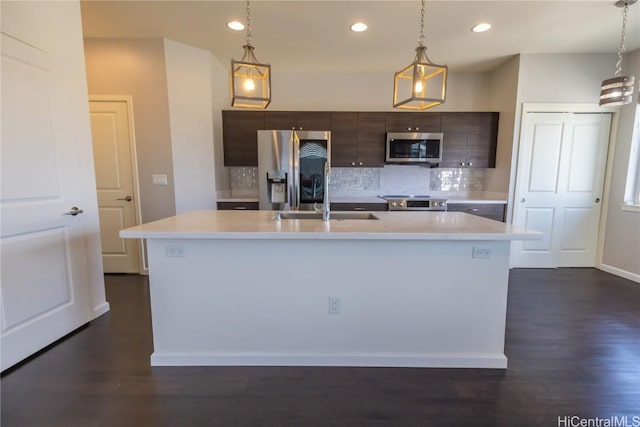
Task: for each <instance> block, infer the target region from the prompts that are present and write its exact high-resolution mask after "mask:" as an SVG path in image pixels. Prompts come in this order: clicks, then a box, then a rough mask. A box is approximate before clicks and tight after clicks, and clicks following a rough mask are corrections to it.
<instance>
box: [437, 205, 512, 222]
mask: <svg viewBox="0 0 640 427" xmlns="http://www.w3.org/2000/svg"><path fill="white" fill-rule="evenodd" d="M505 206H506V205H503V204H498V203H488V204H483V203H455V204H449V205H448V206H447V210H448V211H449V212H466V213H468V214H471V215H477V216H481V217H484V218H489V219H494V220H496V221H502V222H504V209H505Z"/></svg>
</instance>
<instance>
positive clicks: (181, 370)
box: [0, 269, 640, 427]
mask: <svg viewBox="0 0 640 427" xmlns="http://www.w3.org/2000/svg"><path fill="white" fill-rule="evenodd" d="M106 286H107V288H106V289H107V299H108V301H109V302H110V304H111V312H109V313H108V314H106V315H104V316H102V317H100V318H98V319H97V320H95V321H93V322H92V323H91V325H90V326H89V327H87V328H84V329H82V330H80V331H78V332H77V333H75V334H73V335H71V336H69V337H68V338H66V339H65V340H63V341H62V342H60V343H59V344H57V345H55V346H53V347H52V348H50V349H48V350H46V351H44V352H42V353H41V354H39V355H37V356H36V357H34V358H32V359H31V360H29V361H28V362H27V363H24V364H23V365H21V366H19V367H18V368H16V369H12V370H10V371H9V372H6V373H5V374H4V375H3V376H2V378H1V382H0V386H1V399H2V402H1V409H2V413H1V418H0V421H1V425H2V427H11V426H20V427H25V426H82V427H85V426H109V427H110V426H296V427H297V426H558V425H567V426H569V425H571V424H568V423H565V424H559V423H558V417H565V416H579V417H583V418H585V419H586V418H594V417H600V418H606V417H612V416H616V417H623V416H627V417H628V418H627V423H629V424H628V425H629V426H631V425H633V426H640V285H639V284H637V283H632V282H630V281H627V280H624V279H621V278H618V277H615V276H612V275H609V274H607V273H604V272H601V271H598V270H595V269H558V270H529V269H517V270H512V271H511V273H510V281H509V306H508V314H507V335H506V354H507V357H508V358H509V368H508V369H507V370H506V371H501V370H483V369H404V368H402V369H401V368H313V367H309V368H303V367H266V368H265V367H228V368H226V367H155V368H151V367H150V366H149V355H150V354H151V352H152V337H151V323H150V322H151V320H150V310H149V291H148V285H147V280H146V278H145V277H143V276H128V275H108V276H106ZM634 417H637V418H634ZM634 421H637V424H631V423H633V422H634ZM574 425H580V424H574ZM584 425H586V424H584ZM601 425H604V424H601Z"/></svg>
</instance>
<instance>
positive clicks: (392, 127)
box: [385, 112, 441, 132]
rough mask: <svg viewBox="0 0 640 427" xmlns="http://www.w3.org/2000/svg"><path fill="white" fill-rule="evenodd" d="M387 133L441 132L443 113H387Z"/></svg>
mask: <svg viewBox="0 0 640 427" xmlns="http://www.w3.org/2000/svg"><path fill="white" fill-rule="evenodd" d="M385 120H386V126H385V128H386V131H387V132H440V121H441V113H404V112H402V113H386V114H385Z"/></svg>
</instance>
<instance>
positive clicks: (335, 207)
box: [331, 203, 387, 212]
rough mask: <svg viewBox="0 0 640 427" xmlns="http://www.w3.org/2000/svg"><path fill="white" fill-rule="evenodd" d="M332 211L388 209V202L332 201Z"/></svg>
mask: <svg viewBox="0 0 640 427" xmlns="http://www.w3.org/2000/svg"><path fill="white" fill-rule="evenodd" d="M331 210H332V211H378V212H380V211H386V210H387V204H386V203H331Z"/></svg>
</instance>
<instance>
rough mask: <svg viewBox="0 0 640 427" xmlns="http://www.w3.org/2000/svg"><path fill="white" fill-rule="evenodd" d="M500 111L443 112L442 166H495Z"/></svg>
mask: <svg viewBox="0 0 640 427" xmlns="http://www.w3.org/2000/svg"><path fill="white" fill-rule="evenodd" d="M498 116H499V114H498V113H491V112H489V113H487V112H473V113H457V112H452V113H442V120H441V123H442V133H443V149H442V162H440V167H441V168H460V167H468V168H494V167H495V166H496V148H497V142H498Z"/></svg>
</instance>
